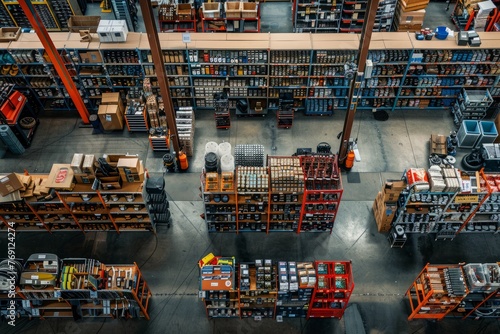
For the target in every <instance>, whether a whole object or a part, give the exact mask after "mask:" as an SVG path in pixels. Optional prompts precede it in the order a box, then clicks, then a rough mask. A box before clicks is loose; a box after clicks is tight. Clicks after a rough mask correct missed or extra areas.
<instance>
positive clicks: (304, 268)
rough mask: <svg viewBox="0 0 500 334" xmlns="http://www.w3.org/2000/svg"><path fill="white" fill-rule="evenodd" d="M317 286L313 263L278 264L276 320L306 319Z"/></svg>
mask: <svg viewBox="0 0 500 334" xmlns="http://www.w3.org/2000/svg"><path fill="white" fill-rule="evenodd" d="M315 284H316V270H315V268H314V264H313V263H312V262H294V261H288V262H286V261H279V262H278V299H277V301H276V318H277V319H278V317H281V318H306V317H307V311H308V310H309V305H310V303H311V296H312V294H313V291H314V286H315Z"/></svg>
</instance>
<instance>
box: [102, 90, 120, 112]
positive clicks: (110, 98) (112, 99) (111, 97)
mask: <svg viewBox="0 0 500 334" xmlns="http://www.w3.org/2000/svg"><path fill="white" fill-rule="evenodd" d="M102 104H104V105H117V106H118V107H119V108H120V111H121V112H122V114H123V112H124V111H125V106H124V105H123V101H122V98H121V97H120V93H102V97H101V105H102Z"/></svg>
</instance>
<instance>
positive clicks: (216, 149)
mask: <svg viewBox="0 0 500 334" xmlns="http://www.w3.org/2000/svg"><path fill="white" fill-rule="evenodd" d="M219 171H220V172H232V171H234V156H233V155H232V154H231V144H230V143H228V142H222V143H220V144H217V143H216V142H213V141H211V142H208V143H206V144H205V172H219Z"/></svg>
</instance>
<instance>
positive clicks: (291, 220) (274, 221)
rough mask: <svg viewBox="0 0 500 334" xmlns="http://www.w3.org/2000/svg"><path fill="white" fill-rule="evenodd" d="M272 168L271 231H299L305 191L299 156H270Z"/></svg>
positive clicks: (269, 164) (269, 160)
mask: <svg viewBox="0 0 500 334" xmlns="http://www.w3.org/2000/svg"><path fill="white" fill-rule="evenodd" d="M267 165H268V166H269V169H270V198H269V231H270V232H275V231H287V232H298V229H299V222H300V217H301V210H302V204H301V203H302V200H303V199H302V196H303V193H304V172H303V170H302V166H301V164H300V158H299V157H268V161H267Z"/></svg>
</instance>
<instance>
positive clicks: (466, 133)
mask: <svg viewBox="0 0 500 334" xmlns="http://www.w3.org/2000/svg"><path fill="white" fill-rule="evenodd" d="M480 136H481V129H480V128H479V121H473V120H464V121H462V125H461V126H460V129H458V132H457V140H458V147H465V148H473V147H475V146H476V142H477V140H478V139H479V137H480Z"/></svg>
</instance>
